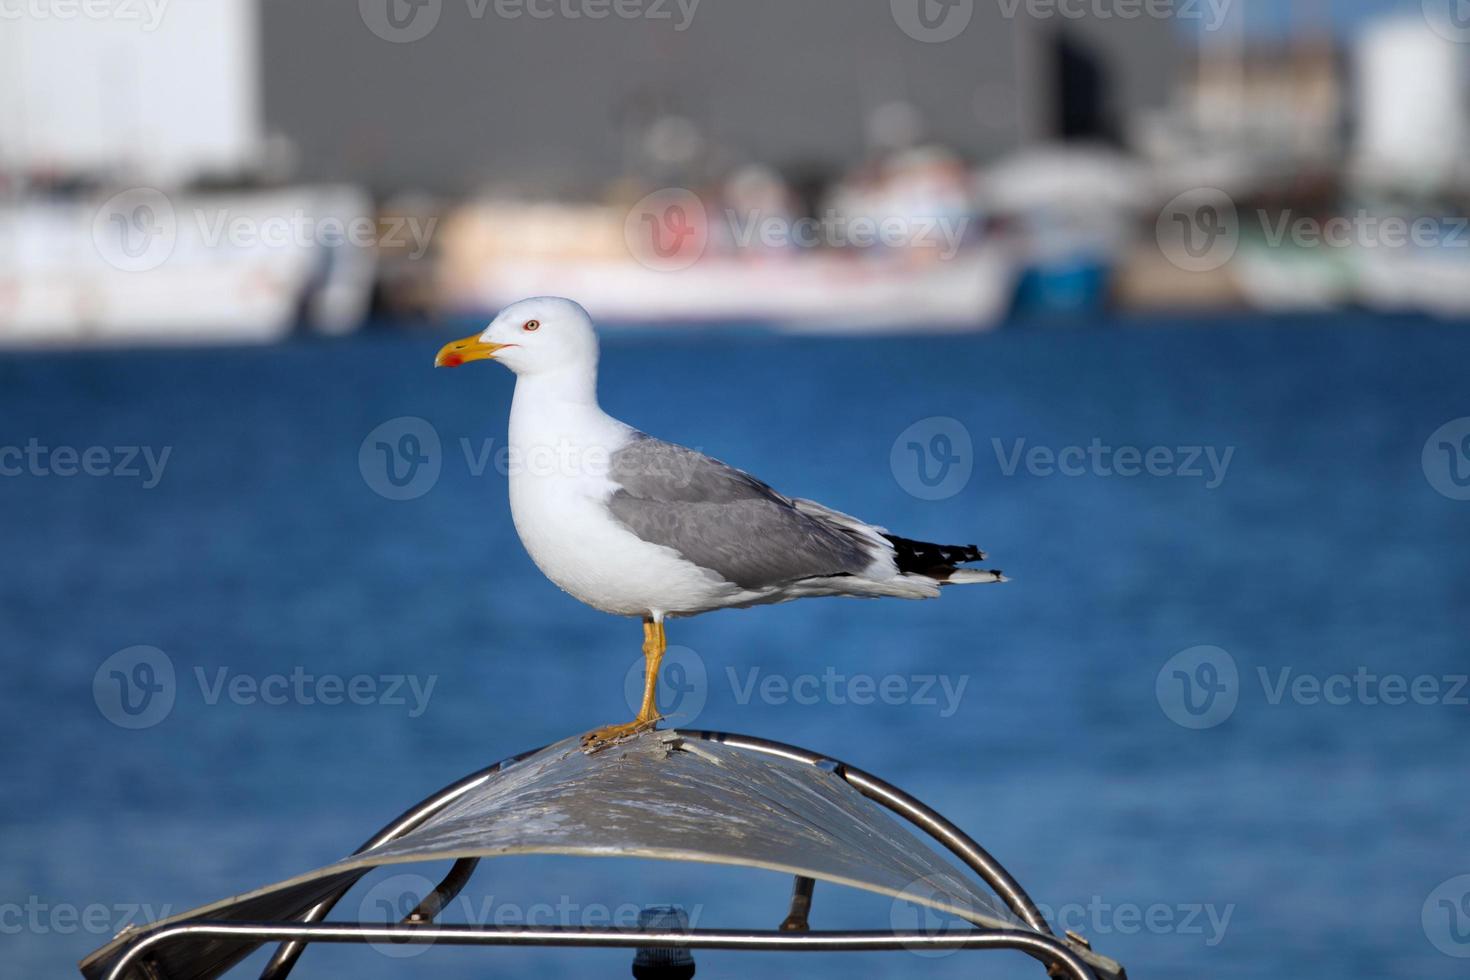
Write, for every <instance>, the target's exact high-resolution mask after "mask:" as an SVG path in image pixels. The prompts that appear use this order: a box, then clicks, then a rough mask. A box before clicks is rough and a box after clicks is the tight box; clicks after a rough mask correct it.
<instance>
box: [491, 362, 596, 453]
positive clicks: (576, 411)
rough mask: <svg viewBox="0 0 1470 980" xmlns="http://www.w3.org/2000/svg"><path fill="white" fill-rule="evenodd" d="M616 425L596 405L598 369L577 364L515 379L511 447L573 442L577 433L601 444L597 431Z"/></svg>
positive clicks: (593, 365) (511, 416) (588, 365)
mask: <svg viewBox="0 0 1470 980" xmlns="http://www.w3.org/2000/svg"><path fill="white" fill-rule="evenodd" d="M609 424H611V425H613V426H616V425H618V424H619V423H616V422H615V421H614V420H613V419H611V418H610V417H609V416H608V415H607V414H606V413H605V412H603V410H602V408H601V406H599V405H598V404H597V365H596V364H595V363H594V364H578V365H570V366H568V367H564V368H559V369H558V370H555V371H545V372H540V373H537V374H525V375H521V376H520V377H518V378H516V391H515V397H514V398H512V399H511V405H510V441H511V444H512V445H516V444H523V445H532V444H540V443H542V442H548V441H550V440H551V439H552V438H553V437H554V438H557V439H572V441H574V442H580V441H582V440H580V439H576V438H575V434H576V433H583V434H587V435H591V434H592V433H593V432H596V435H594V436H592V438H594V439H596V440H597V441H602V439H603V437H604V433H603V432H602V431H600V430H603V429H604V428H606V427H607V426H608V425H609Z"/></svg>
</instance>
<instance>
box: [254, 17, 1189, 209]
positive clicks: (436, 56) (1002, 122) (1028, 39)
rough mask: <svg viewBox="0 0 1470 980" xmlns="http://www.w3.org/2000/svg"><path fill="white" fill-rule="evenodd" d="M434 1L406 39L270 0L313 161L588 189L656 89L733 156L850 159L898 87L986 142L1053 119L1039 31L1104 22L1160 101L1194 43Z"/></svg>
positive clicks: (394, 175) (435, 185)
mask: <svg viewBox="0 0 1470 980" xmlns="http://www.w3.org/2000/svg"><path fill="white" fill-rule="evenodd" d="M385 2H389V0H362V7H365V8H367V9H368V10H369V11H371V10H373V9H374V4H377V5H379V6H378V7H377V9H378V10H379V11H381V9H382V8H381V5H382V4H383V3H385ZM391 2H396V3H405V4H406V2H407V0H391ZM420 2H425V0H420ZM426 2H428V3H430V4H434V3H438V4H439V8H438V9H439V13H438V20H437V22H435V24H434V27H433V29H432V30H430V31H429V33H428V34H427V35H426V36H424V37H422V38H421V39H419V40H415V41H412V42H410V43H390V42H388V41H386V40H383V39H382V38H380V37H378V36H377V35H375V34H374V32H373V31H372V30H370V29H369V27H368V26H367V23H366V21H365V16H364V14H362V13H360V6H359V3H358V2H356V0H264V3H263V46H264V57H265V95H266V98H265V106H266V109H265V112H266V121H267V125H268V126H269V127H270V128H271V129H272V130H274V131H278V132H281V133H284V134H285V135H287V136H288V137H289V138H290V139H291V140H292V142H293V143H294V144H295V145H296V147H297V148H298V150H299V151H300V163H301V173H300V176H301V177H303V178H305V179H340V178H346V179H351V180H357V181H361V182H363V183H366V184H369V185H371V186H373V187H375V188H376V189H378V190H385V191H386V190H394V189H400V188H406V187H422V188H427V189H430V190H436V191H450V192H455V191H466V190H472V189H475V188H478V187H482V186H485V185H486V184H497V183H500V184H517V185H521V186H529V187H531V188H534V189H542V190H548V191H587V190H592V189H594V188H595V187H596V186H597V185H598V184H599V183H601V182H602V181H604V180H605V179H607V178H608V177H610V176H613V175H616V174H618V173H620V172H622V171H623V169H624V167H625V165H626V164H627V163H628V162H629V160H630V157H629V156H628V153H627V150H626V147H625V142H626V140H625V134H626V132H627V130H626V127H624V126H622V125H620V124H619V122H618V119H619V117H620V115H621V116H623V117H626V116H627V114H628V113H629V112H630V111H637V110H636V109H635V107H644V108H645V109H646V108H648V107H650V106H662V107H665V108H668V109H672V110H675V111H680V112H682V113H684V114H686V115H688V116H690V117H691V118H693V119H694V120H695V121H696V122H697V123H698V124H699V125H700V126H701V127H702V128H703V130H704V131H705V133H706V135H707V136H708V137H709V139H710V141H711V142H712V143H713V144H715V145H717V146H719V147H722V148H724V150H725V152H726V155H727V156H729V157H733V158H736V159H751V160H764V161H768V162H772V163H775V164H778V165H792V164H802V165H809V164H817V165H825V166H828V167H832V168H838V169H840V168H842V167H844V166H846V165H848V164H850V162H851V161H852V160H853V159H854V158H856V157H857V156H859V155H860V154H861V152H862V150H863V146H864V141H863V120H864V117H865V115H866V113H867V111H868V110H869V109H871V108H872V107H873V106H874V105H877V104H879V103H881V102H884V101H886V100H889V99H893V98H905V99H908V100H910V101H911V102H913V103H915V104H916V105H917V106H918V107H919V108H920V109H921V110H922V112H923V115H924V118H925V122H926V124H927V131H928V135H929V136H931V137H934V138H937V139H939V140H942V141H944V142H946V143H949V144H951V145H953V146H955V147H957V148H959V149H960V150H962V151H964V152H966V153H969V154H971V155H973V156H976V157H982V158H983V157H988V156H993V155H995V154H997V153H999V152H1003V151H1004V150H1006V149H1009V148H1012V147H1014V146H1015V145H1017V143H1018V142H1019V141H1020V140H1021V139H1023V138H1024V137H1025V136H1027V135H1030V134H1031V132H1032V131H1034V130H1035V129H1036V127H1037V123H1036V119H1037V114H1036V113H1035V112H1034V111H1033V110H1032V109H1030V108H1024V109H1023V108H1021V107H1020V106H1021V105H1022V104H1023V100H1022V99H1020V98H1018V96H1017V95H1016V93H1015V91H1014V89H1015V80H1016V77H1017V73H1018V61H1019V63H1020V64H1023V65H1024V64H1026V63H1028V60H1029V61H1034V60H1035V56H1034V53H1033V54H1032V55H1031V56H1030V57H1029V59H1028V55H1027V52H1028V51H1032V50H1033V48H1032V47H1031V45H1033V44H1034V43H1035V40H1036V39H1037V38H1039V37H1040V36H1041V35H1042V33H1043V32H1045V31H1047V30H1050V29H1053V28H1055V27H1056V26H1060V25H1062V24H1067V25H1070V26H1073V27H1076V28H1079V29H1080V31H1081V33H1083V34H1085V35H1089V36H1095V37H1096V38H1098V39H1100V40H1101V41H1102V42H1104V43H1105V44H1106V45H1107V46H1108V47H1109V48H1110V49H1111V50H1112V51H1113V52H1114V54H1115V56H1114V58H1113V61H1114V62H1115V64H1116V66H1117V67H1118V69H1119V70H1120V72H1121V77H1120V78H1119V79H1118V81H1119V84H1120V88H1121V90H1122V92H1121V94H1122V95H1123V96H1124V98H1123V100H1122V101H1123V103H1124V105H1138V104H1144V103H1157V102H1159V101H1161V100H1162V99H1163V98H1164V97H1165V96H1166V95H1167V84H1168V81H1169V79H1170V78H1171V77H1172V76H1173V73H1174V68H1175V64H1176V62H1177V60H1178V58H1179V56H1180V48H1179V45H1178V43H1177V42H1176V35H1177V32H1176V31H1175V29H1174V25H1172V24H1169V23H1167V22H1163V21H1130V22H1127V23H1123V22H1120V21H1116V20H1114V21H1110V22H1107V23H1102V22H1091V23H1082V24H1079V23H1077V22H1074V21H1062V20H1058V19H1051V20H1048V21H1036V20H1032V19H1028V18H1025V17H1019V18H1012V19H1006V18H1005V17H1003V16H1002V14H1001V9H1002V8H1001V7H1000V6H999V4H998V2H997V0H975V9H974V15H973V17H972V19H971V22H970V23H969V26H968V27H967V28H966V29H965V30H964V32H963V33H962V34H960V36H959V37H957V38H955V39H954V40H951V41H947V42H944V43H921V42H919V41H916V40H913V39H912V38H910V37H909V36H908V35H906V34H905V33H904V32H903V31H902V30H901V29H900V28H899V27H898V25H897V23H896V21H895V16H894V14H893V13H892V11H891V10H890V5H889V3H888V2H887V0H701V2H700V3H699V5H698V7H697V8H696V11H695V14H694V16H693V18H692V21H691V22H690V26H689V27H688V28H687V30H684V31H682V32H680V31H676V30H675V24H676V23H678V22H679V21H680V20H681V19H682V16H683V15H682V14H681V13H680V12H679V10H678V7H677V5H676V3H677V0H668V3H667V4H666V6H665V8H664V9H667V10H668V11H669V12H670V14H671V16H672V19H670V20H651V19H634V20H629V19H619V18H617V17H608V18H607V19H604V20H590V19H585V18H584V19H568V18H565V17H561V16H557V17H554V18H552V19H533V18H531V17H529V16H521V17H520V18H519V19H506V18H504V17H501V16H498V15H497V14H496V6H495V2H494V0H490V4H489V6H487V7H481V6H480V0H426ZM502 2H505V0H502ZM512 2H514V0H512ZM538 2H541V3H545V4H550V3H553V2H555V3H558V4H562V3H570V4H575V5H577V6H578V7H579V9H580V8H581V5H583V4H585V3H586V2H587V0H538ZM626 2H630V3H639V2H640V0H626ZM654 2H655V0H641V3H642V4H643V5H644V6H645V8H646V6H647V5H649V4H652V3H654ZM685 2H688V0H685ZM897 2H899V3H903V2H906V0H897ZM409 9H410V8H409V7H407V6H403V7H401V8H400V10H403V11H407V10H409ZM476 9H481V10H483V16H480V17H476V16H474V15H473V13H472V11H473V10H476ZM1022 9H1025V8H1024V4H1023V8H1022ZM432 11H433V7H432V6H431V7H426V8H424V11H423V12H422V13H421V14H420V16H428V15H430V14H431V13H432ZM368 16H371V14H369V15H368ZM416 23H419V24H422V23H427V21H419V22H416ZM1027 74H1028V75H1034V72H1027ZM1031 97H1032V98H1039V97H1040V94H1039V93H1032V94H1031Z"/></svg>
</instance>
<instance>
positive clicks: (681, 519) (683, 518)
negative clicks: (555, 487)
mask: <svg viewBox="0 0 1470 980" xmlns="http://www.w3.org/2000/svg"><path fill="white" fill-rule="evenodd" d="M611 464H612V465H611V468H610V474H609V475H610V477H611V479H612V481H613V483H614V484H616V486H617V488H618V489H617V490H616V491H615V492H614V493H613V495H612V497H611V498H610V499H609V500H608V503H607V506H608V509H609V510H611V511H612V514H613V516H614V517H615V518H617V519H618V520H619V521H620V522H622V524H623V525H624V526H625V527H627V528H628V529H629V530H630V531H632V532H633V533H634V534H636V535H638V537H640V538H642V539H643V540H644V541H647V542H649V543H651V544H658V545H663V546H665V547H667V548H672V549H674V550H675V551H677V552H678V553H679V554H680V555H682V556H683V557H684V558H686V559H687V560H689V561H691V562H693V563H694V564H696V565H698V566H699V567H701V568H705V569H709V570H710V571H712V572H715V573H716V574H718V575H719V576H720V577H721V578H723V579H725V580H726V581H727V582H733V583H735V584H736V585H738V586H740V587H742V588H746V589H761V588H765V587H769V586H776V585H781V584H783V583H786V582H794V581H797V580H799V579H804V578H814V577H819V576H828V575H860V574H862V573H863V571H864V570H865V569H867V568H868V567H869V565H871V564H872V561H873V556H872V554H871V553H870V552H869V550H868V547H867V544H868V542H866V541H865V540H864V539H863V537H862V535H860V534H859V533H857V532H855V531H854V530H853V529H852V528H847V527H843V526H842V525H841V524H838V523H836V522H835V521H830V520H824V519H823V518H822V517H821V516H820V515H818V514H813V513H810V512H807V511H804V510H802V509H799V508H798V506H797V503H796V502H795V501H793V500H791V499H790V498H788V497H784V496H782V495H781V494H779V493H777V492H776V491H775V490H772V489H771V488H770V487H769V486H767V485H766V484H764V483H762V482H761V481H760V480H757V479H756V478H755V477H753V476H751V475H750V474H748V473H742V472H741V471H740V470H737V469H735V468H734V467H731V466H726V465H725V464H724V463H721V462H720V461H719V460H717V459H711V458H710V457H708V456H706V455H704V454H703V453H697V452H695V451H694V450H692V449H686V448H684V447H683V446H676V445H674V444H672V443H668V442H663V441H661V440H659V439H654V438H652V437H651V436H646V435H644V434H642V433H637V434H636V435H635V436H634V437H633V439H632V441H630V442H629V443H628V444H627V445H625V446H623V447H622V448H621V449H618V450H617V451H615V452H614V453H613V454H612V458H611Z"/></svg>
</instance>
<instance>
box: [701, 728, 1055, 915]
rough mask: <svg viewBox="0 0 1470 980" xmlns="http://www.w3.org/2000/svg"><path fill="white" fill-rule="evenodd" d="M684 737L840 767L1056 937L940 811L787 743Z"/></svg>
mask: <svg viewBox="0 0 1470 980" xmlns="http://www.w3.org/2000/svg"><path fill="white" fill-rule="evenodd" d="M679 734H681V735H684V736H687V737H693V738H700V739H704V740H706V741H710V742H720V743H722V744H724V745H731V746H734V747H736V748H743V749H750V750H751V751H754V752H764V753H766V754H767V755H776V756H780V757H782V758H785V759H790V760H792V761H794V762H805V763H809V764H811V765H819V764H821V763H823V762H830V763H833V764H835V765H836V766H837V769H836V773H837V775H838V776H841V777H842V778H843V779H844V780H846V781H847V782H848V783H849V784H850V785H851V786H852V787H853V788H854V789H856V790H857V791H858V792H859V793H862V794H863V795H864V796H866V797H868V798H869V799H870V800H873V801H874V802H877V803H881V804H882V805H883V806H886V807H887V808H888V809H890V810H892V811H894V812H895V813H898V814H899V815H901V816H902V817H904V818H905V819H906V820H908V821H909V823H912V824H913V825H915V826H916V827H918V828H919V829H920V830H923V831H924V832H925V833H926V834H928V835H929V836H930V837H932V838H934V839H935V840H937V841H939V842H940V843H941V844H943V845H944V846H945V847H946V848H948V849H949V851H950V852H951V853H952V854H954V855H955V856H956V857H958V858H959V859H960V860H961V861H963V862H965V865H966V866H967V867H969V868H970V870H972V871H974V872H975V873H976V874H977V875H979V876H980V878H981V880H983V881H984V882H985V883H986V884H987V885H989V886H990V888H991V889H992V890H993V891H994V892H995V893H996V894H997V895H998V896H1000V898H1001V900H1002V901H1004V902H1005V903H1006V905H1007V906H1009V907H1010V910H1011V911H1012V912H1014V913H1016V915H1017V916H1018V917H1019V918H1020V919H1021V921H1023V922H1025V923H1026V924H1027V925H1028V926H1030V927H1031V928H1033V929H1035V930H1036V931H1037V932H1040V933H1042V934H1044V935H1048V936H1050V935H1053V933H1052V930H1051V926H1050V925H1049V924H1048V923H1047V921H1046V918H1045V917H1044V916H1043V915H1042V914H1041V910H1040V909H1038V908H1037V907H1036V903H1035V902H1033V901H1032V900H1031V896H1030V895H1028V894H1027V893H1026V889H1024V888H1022V887H1021V883H1020V882H1019V881H1017V880H1016V879H1015V878H1014V877H1012V876H1011V873H1010V872H1009V871H1007V870H1006V869H1005V867H1004V866H1002V865H1001V863H1000V862H999V861H997V860H996V859H995V858H994V857H992V856H991V855H990V852H989V851H987V850H985V848H983V847H981V846H980V845H979V844H977V843H975V841H974V839H973V838H971V837H970V836H969V835H968V834H966V833H965V832H964V831H963V830H961V829H960V828H958V827H956V826H955V825H954V824H953V823H951V822H950V821H949V820H947V819H945V818H944V816H942V815H941V814H940V813H939V812H938V811H937V810H934V809H933V808H931V807H929V806H927V805H926V804H924V803H923V802H921V801H920V800H918V799H917V798H915V797H913V796H911V795H909V794H908V793H905V792H904V791H903V790H901V789H899V788H898V787H897V786H894V785H893V784H892V783H889V782H886V781H885V780H882V779H879V778H878V777H877V776H874V775H873V774H872V773H869V772H864V771H863V770H861V769H858V768H856V767H855V766H850V765H848V764H847V763H845V762H843V761H841V760H840V759H834V758H832V757H831V756H826V755H821V754H819V753H816V752H809V751H807V750H806V749H802V748H798V747H796V746H794V745H787V744H785V743H784V742H774V741H771V740H770V739H765V738H757V737H756V736H754V735H733V734H730V733H728V732H708V731H700V732H679Z"/></svg>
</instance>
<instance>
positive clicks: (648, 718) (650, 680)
mask: <svg viewBox="0 0 1470 980" xmlns="http://www.w3.org/2000/svg"><path fill="white" fill-rule="evenodd" d="M667 646H668V641H667V639H666V638H665V636H664V624H663V620H662V619H661V618H660V619H654V618H652V617H649V618H648V619H645V620H644V621H643V704H642V706H641V707H640V708H639V709H638V715H637V717H635V718H634V719H633V720H632V721H629V722H624V723H623V724H621V725H606V726H604V727H602V728H599V729H597V730H596V731H592V732H588V733H587V734H586V735H583V736H582V745H583V746H586V747H592V746H598V745H606V744H607V743H609V742H615V741H617V740H618V739H620V738H623V737H624V736H627V735H633V734H635V733H637V732H642V731H647V730H648V729H650V728H653V727H654V725H656V724H657V723H658V720H659V718H660V717H661V716H660V715H659V713H658V703H657V697H656V696H657V694H658V669H659V665H660V664H662V663H663V659H664V649H665V648H666V647H667Z"/></svg>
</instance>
